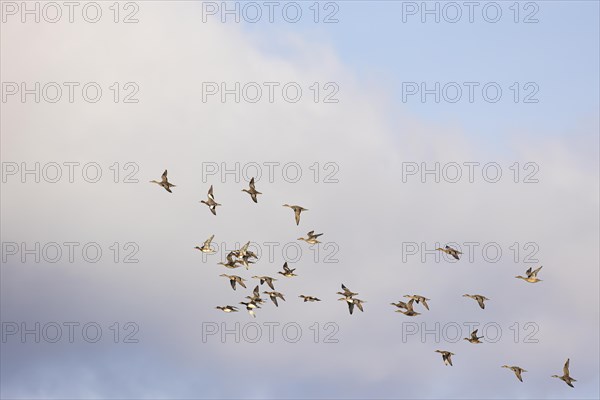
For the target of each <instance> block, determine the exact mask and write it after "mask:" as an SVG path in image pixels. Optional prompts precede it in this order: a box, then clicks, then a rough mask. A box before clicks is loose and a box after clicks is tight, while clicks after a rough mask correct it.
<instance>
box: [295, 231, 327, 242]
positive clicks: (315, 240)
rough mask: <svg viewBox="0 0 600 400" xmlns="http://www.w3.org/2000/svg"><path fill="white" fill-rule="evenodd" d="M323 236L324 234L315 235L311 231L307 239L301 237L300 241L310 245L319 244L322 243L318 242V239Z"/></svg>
mask: <svg viewBox="0 0 600 400" xmlns="http://www.w3.org/2000/svg"><path fill="white" fill-rule="evenodd" d="M321 235H323V234H322V233H316V234H315V231H310V232H308V233H307V234H306V236H307V237H306V238H303V237H299V238H298V240H304V241H305V242H306V243H308V244H317V243H321V242H319V241H318V240H317V238H318V237H319V236H321Z"/></svg>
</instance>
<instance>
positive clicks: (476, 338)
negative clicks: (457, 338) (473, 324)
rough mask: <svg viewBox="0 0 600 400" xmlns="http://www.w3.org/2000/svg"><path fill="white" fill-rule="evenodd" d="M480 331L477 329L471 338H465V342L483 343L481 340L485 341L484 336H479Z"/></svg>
mask: <svg viewBox="0 0 600 400" xmlns="http://www.w3.org/2000/svg"><path fill="white" fill-rule="evenodd" d="M478 330H479V329H475V330H474V331H473V332H471V337H468V338H464V340H466V341H468V342H469V343H483V342H481V341H480V340H479V339H483V336H477V331H478Z"/></svg>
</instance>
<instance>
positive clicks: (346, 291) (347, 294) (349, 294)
mask: <svg viewBox="0 0 600 400" xmlns="http://www.w3.org/2000/svg"><path fill="white" fill-rule="evenodd" d="M342 290H343V292H337V293H336V294H339V295H342V296H345V297H352V296H358V293H354V292H352V291H351V290H350V289H348V288H347V287H346V286H345V285H344V284H343V283H342Z"/></svg>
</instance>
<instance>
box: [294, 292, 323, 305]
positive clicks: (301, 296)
mask: <svg viewBox="0 0 600 400" xmlns="http://www.w3.org/2000/svg"><path fill="white" fill-rule="evenodd" d="M298 297H300V298H302V299H304V302H305V303H306V302H307V301H310V302H311V303H312V302H314V301H321V299H319V298H317V297H314V296H305V295H303V294H301V295H300V296H298Z"/></svg>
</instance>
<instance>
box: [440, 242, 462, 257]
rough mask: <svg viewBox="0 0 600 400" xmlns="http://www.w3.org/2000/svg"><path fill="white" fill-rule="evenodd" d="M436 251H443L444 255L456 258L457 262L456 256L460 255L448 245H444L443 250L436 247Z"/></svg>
mask: <svg viewBox="0 0 600 400" xmlns="http://www.w3.org/2000/svg"><path fill="white" fill-rule="evenodd" d="M436 250H440V251H443V252H444V253H446V254H449V255H451V256H452V257H454V258H456V259H457V260H460V258H459V257H458V255H459V254H462V253H461V252H460V251H458V250H456V249H453V248H452V247H450V246H448V245H446V246H445V247H444V248H443V249H442V248H441V247H438V248H437V249H436Z"/></svg>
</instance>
